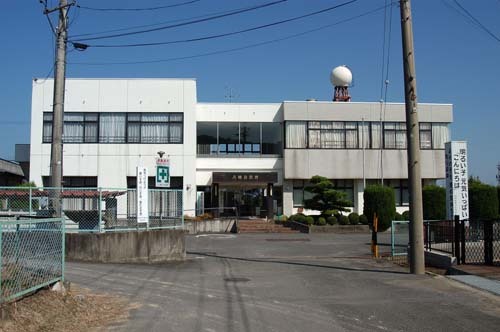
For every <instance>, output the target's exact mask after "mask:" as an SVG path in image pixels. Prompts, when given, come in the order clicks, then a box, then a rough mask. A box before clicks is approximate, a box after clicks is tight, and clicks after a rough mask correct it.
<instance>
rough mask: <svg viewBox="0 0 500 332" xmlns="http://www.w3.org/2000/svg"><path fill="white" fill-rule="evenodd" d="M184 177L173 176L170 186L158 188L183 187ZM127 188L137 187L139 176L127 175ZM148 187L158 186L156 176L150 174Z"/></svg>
mask: <svg viewBox="0 0 500 332" xmlns="http://www.w3.org/2000/svg"><path fill="white" fill-rule="evenodd" d="M182 186H183V177H182V176H171V177H170V187H169V188H158V189H182ZM127 188H128V189H136V188H137V177H135V176H127ZM148 188H149V189H154V188H157V187H156V178H155V177H154V176H148Z"/></svg>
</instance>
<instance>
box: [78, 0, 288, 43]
mask: <svg viewBox="0 0 500 332" xmlns="http://www.w3.org/2000/svg"><path fill="white" fill-rule="evenodd" d="M286 1H288V0H276V1H272V2H267V3H264V4H261V5H258V6H253V7H249V8H246V9H240V10H236V11H234V12H232V13H226V14H220V15H214V16H210V17H206V18H201V19H196V20H192V21H187V22H183V23H178V24H171V25H166V26H162V27H158V28H152V29H146V30H139V31H133V32H126V33H117V34H112V35H106V36H100V37H92V38H80V39H75V40H73V41H77V42H81V41H86V40H96V39H108V38H116V37H123V36H131V35H138V34H142V33H147V32H153V31H160V30H165V29H172V28H178V27H181V26H186V25H191V24H196V23H201V22H207V21H212V20H216V19H219V18H223V17H228V16H233V15H237V14H241V13H245V12H249V11H253V10H257V9H261V8H265V7H270V6H274V5H277V4H280V3H283V2H286Z"/></svg>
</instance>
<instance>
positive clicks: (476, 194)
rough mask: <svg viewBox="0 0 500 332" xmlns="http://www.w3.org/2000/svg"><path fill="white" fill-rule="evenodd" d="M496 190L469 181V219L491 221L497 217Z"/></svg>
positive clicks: (477, 182)
mask: <svg viewBox="0 0 500 332" xmlns="http://www.w3.org/2000/svg"><path fill="white" fill-rule="evenodd" d="M497 191H498V189H497V188H495V187H493V186H490V185H487V184H484V183H481V182H479V181H477V180H476V181H469V217H470V219H472V220H474V219H493V218H497V217H498V204H499V203H498V193H497Z"/></svg>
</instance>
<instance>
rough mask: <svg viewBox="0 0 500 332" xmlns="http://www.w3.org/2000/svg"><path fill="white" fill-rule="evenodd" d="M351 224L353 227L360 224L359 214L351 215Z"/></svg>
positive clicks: (353, 213)
mask: <svg viewBox="0 0 500 332" xmlns="http://www.w3.org/2000/svg"><path fill="white" fill-rule="evenodd" d="M349 223H350V224H351V225H357V224H358V223H359V214H357V213H356V212H352V213H350V214H349Z"/></svg>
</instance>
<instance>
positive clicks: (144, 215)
mask: <svg viewBox="0 0 500 332" xmlns="http://www.w3.org/2000/svg"><path fill="white" fill-rule="evenodd" d="M148 207H149V203H148V169H147V168H146V167H141V166H137V223H147V222H148V221H149V211H148Z"/></svg>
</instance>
